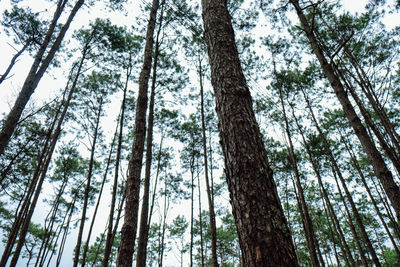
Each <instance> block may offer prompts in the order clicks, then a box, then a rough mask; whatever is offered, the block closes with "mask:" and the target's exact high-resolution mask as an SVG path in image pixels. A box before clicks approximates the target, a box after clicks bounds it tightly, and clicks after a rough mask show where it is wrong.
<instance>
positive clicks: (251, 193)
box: [202, 0, 298, 267]
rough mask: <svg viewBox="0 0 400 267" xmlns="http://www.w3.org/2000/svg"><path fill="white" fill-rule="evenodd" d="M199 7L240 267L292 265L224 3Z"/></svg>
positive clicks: (214, 0) (211, 0)
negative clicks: (201, 10)
mask: <svg viewBox="0 0 400 267" xmlns="http://www.w3.org/2000/svg"><path fill="white" fill-rule="evenodd" d="M202 7H203V22H204V30H205V32H204V34H205V39H206V42H207V47H208V55H209V61H210V65H211V82H212V85H213V87H214V92H215V96H216V110H217V114H218V118H219V130H220V136H221V144H222V150H223V153H224V157H225V167H226V170H225V172H226V180H227V183H228V188H229V192H230V198H231V201H232V207H233V214H234V217H235V221H236V226H237V229H238V234H239V243H240V246H241V249H242V252H243V260H244V265H245V266H248V267H253V266H257V267H263V266H274V267H277V266H298V262H297V257H296V253H295V250H294V246H293V242H292V239H291V235H290V232H289V228H288V226H287V222H286V218H285V216H284V213H283V210H282V207H281V204H280V200H279V196H278V192H277V189H276V185H275V181H274V180H273V177H272V170H271V168H270V166H269V163H268V158H267V153H266V150H265V147H264V142H263V139H262V136H261V133H260V129H259V127H258V125H257V122H256V119H255V115H254V111H253V107H252V99H251V95H250V91H249V89H248V87H247V85H246V80H245V77H244V74H243V72H242V68H241V66H240V61H239V56H238V52H237V47H236V44H235V39H234V31H233V28H232V23H231V17H230V15H229V13H228V9H227V1H226V0H202Z"/></svg>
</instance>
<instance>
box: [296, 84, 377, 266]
mask: <svg viewBox="0 0 400 267" xmlns="http://www.w3.org/2000/svg"><path fill="white" fill-rule="evenodd" d="M302 92H303V95H304V99H305V100H306V104H307V107H308V109H309V110H310V114H311V117H312V121H313V123H314V125H315V127H316V128H317V130H318V133H319V136H320V137H321V139H322V141H323V144H324V148H325V151H326V153H327V155H328V157H329V160H330V162H331V165H332V172H333V174H334V175H335V174H337V176H338V177H339V180H340V183H341V184H342V186H343V189H344V192H345V194H346V197H347V200H348V201H349V203H350V206H351V209H352V212H353V215H354V218H355V220H356V223H357V226H358V228H359V230H360V232H361V237H362V239H363V241H364V242H365V245H366V246H367V248H368V251H369V253H370V254H371V256H372V260H373V261H374V263H375V265H376V266H381V265H380V263H379V259H378V256H377V255H376V253H375V249H374V247H373V246H372V243H371V241H370V239H369V237H368V234H367V232H366V230H365V227H364V224H363V222H362V220H361V216H360V214H359V212H358V210H357V207H356V205H355V203H354V201H353V197H352V196H351V194H350V191H349V190H348V188H347V185H346V181H345V180H344V177H343V175H342V172H341V171H340V168H339V166H338V164H337V161H336V159H335V157H334V155H333V152H332V150H331V148H330V145H329V142H328V140H326V136H325V134H324V133H323V131H322V129H321V127H320V126H319V124H318V121H317V119H316V117H315V115H314V112H313V110H312V107H311V103H310V101H309V99H308V97H307V96H306V94H305V92H304V90H302ZM335 178H336V177H335ZM338 186H339V185H338ZM338 189H339V188H338ZM343 204H344V205H345V208H346V209H347V206H346V203H345V201H343ZM348 217H349V222H350V223H351V216H350V213H349V212H348ZM354 234H355V235H356V232H355V231H354ZM355 239H356V240H355V241H356V243H357V242H358V240H357V237H356V236H355ZM359 250H360V255H361V259H362V260H363V262H364V265H366V266H367V262H366V259H365V258H363V257H364V255H363V253H362V247H361V246H359Z"/></svg>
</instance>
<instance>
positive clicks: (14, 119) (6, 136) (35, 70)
mask: <svg viewBox="0 0 400 267" xmlns="http://www.w3.org/2000/svg"><path fill="white" fill-rule="evenodd" d="M60 2H63V1H60ZM60 2H59V3H60ZM66 2H67V1H65V2H63V3H62V4H61V7H60V6H58V8H57V10H56V12H55V14H54V19H53V21H52V24H51V25H50V28H49V30H48V33H47V34H46V37H45V40H44V41H43V44H42V46H41V47H40V49H39V52H38V54H37V55H36V58H35V61H34V63H33V65H32V67H31V70H30V71H29V74H28V76H27V77H26V79H25V82H24V85H23V86H22V89H21V92H20V93H19V95H18V98H17V100H16V101H15V104H14V106H13V107H12V109H11V111H10V112H9V113H8V115H7V117H6V119H5V121H4V123H3V127H2V129H1V132H0V155H2V154H3V153H4V150H5V148H6V147H7V145H8V142H9V141H10V138H11V136H12V134H13V132H14V130H15V127H17V124H18V121H19V119H20V117H21V114H22V111H23V110H24V108H25V106H26V104H27V103H28V100H29V98H30V97H31V95H32V94H33V92H34V91H35V89H36V87H37V85H38V83H39V81H40V79H41V78H42V76H43V74H44V73H45V71H46V70H47V68H48V66H49V65H50V62H51V61H52V60H53V58H54V55H55V53H56V52H57V50H58V48H59V47H60V45H61V41H62V40H63V39H64V36H65V33H66V32H67V30H68V28H69V26H70V24H71V22H72V20H73V19H74V17H75V15H76V13H77V12H78V10H79V9H80V8H81V6H82V5H83V3H84V0H78V1H77V2H76V4H75V6H74V7H73V9H72V11H71V13H70V14H69V16H68V19H67V21H66V22H65V24H64V25H63V27H62V28H61V30H60V32H59V34H58V36H57V38H56V39H55V41H54V43H53V45H52V47H51V48H50V50H49V52H48V54H47V56H46V57H45V58H44V59H43V60H42V56H43V54H44V52H45V51H46V48H47V46H48V44H49V42H50V39H51V37H52V35H53V31H54V27H55V26H56V23H57V20H58V18H59V17H60V15H61V13H62V10H63V7H64V6H65V4H66ZM39 66H40V67H39Z"/></svg>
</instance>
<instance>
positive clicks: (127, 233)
mask: <svg viewBox="0 0 400 267" xmlns="http://www.w3.org/2000/svg"><path fill="white" fill-rule="evenodd" d="M158 5H159V1H158V0H153V3H152V7H151V10H150V20H149V23H148V25H147V33H146V45H145V49H144V61H143V68H142V71H141V73H140V77H139V93H138V98H137V102H136V117H135V136H134V140H133V145H132V154H131V159H130V160H129V165H128V177H127V181H126V204H125V217H124V224H123V226H122V229H121V243H120V246H119V249H118V256H117V267H131V266H132V260H133V253H134V250H135V239H136V231H137V220H138V212H139V211H138V209H139V193H140V174H141V171H142V162H143V150H144V140H145V136H146V112H147V89H148V82H149V76H150V70H151V62H152V59H153V58H152V53H153V42H154V38H153V34H154V28H155V25H156V15H157V10H158Z"/></svg>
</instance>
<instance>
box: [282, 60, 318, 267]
mask: <svg viewBox="0 0 400 267" xmlns="http://www.w3.org/2000/svg"><path fill="white" fill-rule="evenodd" d="M274 73H275V75H276V70H275V64H274ZM278 82H279V81H278ZM278 90H279V98H280V103H281V108H282V115H283V120H284V122H285V131H286V136H287V138H288V142H289V158H290V161H291V165H292V168H293V172H294V176H295V178H296V187H297V192H298V194H299V196H298V201H299V210H300V215H301V217H302V222H303V228H304V232H305V234H306V242H307V246H308V250H309V252H310V256H311V264H312V266H314V267H319V266H320V262H319V260H318V255H317V249H316V239H315V232H314V227H313V223H312V220H311V217H310V213H309V212H308V207H307V203H306V199H305V196H304V192H303V187H302V185H301V181H300V173H299V169H298V166H297V158H296V155H295V152H294V147H293V142H292V135H291V132H290V128H289V121H288V117H287V115H286V109H285V104H284V102H283V92H282V88H281V87H280V85H278Z"/></svg>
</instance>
